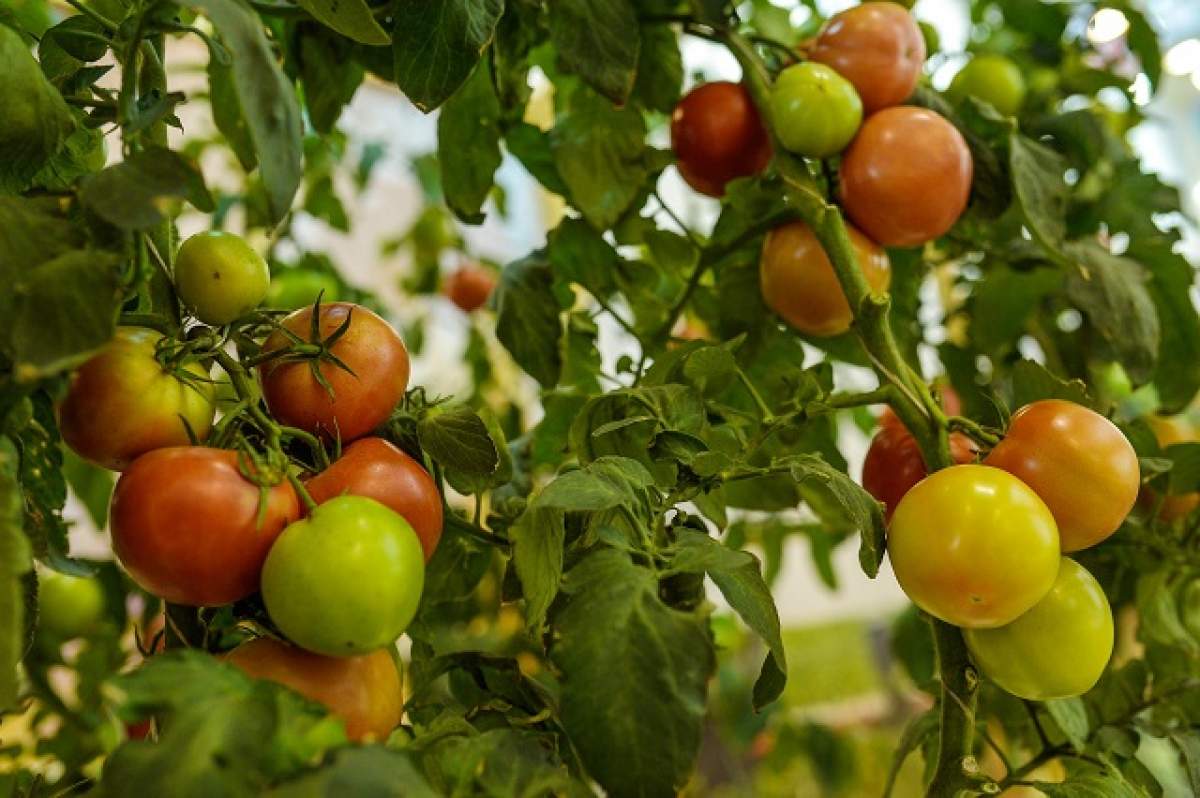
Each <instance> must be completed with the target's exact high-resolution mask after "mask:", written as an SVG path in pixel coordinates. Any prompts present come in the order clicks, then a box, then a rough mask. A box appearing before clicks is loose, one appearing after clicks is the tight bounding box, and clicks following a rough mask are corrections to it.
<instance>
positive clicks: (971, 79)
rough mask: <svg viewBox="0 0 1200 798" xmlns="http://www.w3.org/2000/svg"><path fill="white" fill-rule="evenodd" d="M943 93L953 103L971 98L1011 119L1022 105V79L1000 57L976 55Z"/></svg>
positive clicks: (1022, 76) (1020, 75)
mask: <svg viewBox="0 0 1200 798" xmlns="http://www.w3.org/2000/svg"><path fill="white" fill-rule="evenodd" d="M947 94H949V95H950V97H951V98H953V99H955V100H958V99H960V98H962V97H967V96H970V97H974V98H975V99H977V100H982V101H983V102H985V103H988V104H989V105H991V106H992V107H993V108H995V109H996V110H997V111H999V112H1000V113H1001V114H1003V115H1004V116H1013V115H1014V114H1016V112H1017V111H1020V110H1021V104H1022V103H1024V102H1025V76H1024V75H1022V74H1021V69H1020V67H1018V66H1017V65H1016V64H1014V63H1013V62H1012V61H1011V60H1009V59H1007V58H1005V57H1004V56H1002V55H992V54H984V55H977V56H975V57H974V58H972V59H971V60H970V61H969V62H967V65H966V66H964V67H963V68H962V69H960V70H959V71H958V74H957V75H955V76H954V80H952V81H951V82H950V89H949V91H947Z"/></svg>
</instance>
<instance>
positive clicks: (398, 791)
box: [263, 745, 437, 798]
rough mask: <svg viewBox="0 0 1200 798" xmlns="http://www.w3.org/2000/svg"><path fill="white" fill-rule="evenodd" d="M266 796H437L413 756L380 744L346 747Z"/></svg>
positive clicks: (282, 797) (329, 797) (308, 797)
mask: <svg viewBox="0 0 1200 798" xmlns="http://www.w3.org/2000/svg"><path fill="white" fill-rule="evenodd" d="M263 795H264V796H266V798H344V796H362V797H363V798H374V797H375V796H378V797H379V798H384V796H396V798H399V797H400V796H403V797H404V798H436V796H437V793H436V792H434V791H433V789H431V788H430V786H429V784H428V783H427V782H426V781H425V778H424V777H423V776H422V775H421V771H420V770H419V769H418V768H417V766H416V765H415V764H414V763H413V761H412V758H411V757H410V756H409V755H408V754H405V753H404V752H403V751H391V750H388V749H387V748H382V747H380V746H377V745H373V746H368V747H366V748H346V749H343V750H341V751H338V752H337V753H336V754H335V755H334V757H333V761H331V762H329V763H327V764H324V765H322V766H321V767H320V768H318V769H317V770H313V771H310V772H308V773H305V774H304V775H302V776H300V777H299V778H296V779H293V780H291V781H287V782H284V783H283V784H280V785H279V786H278V787H274V788H272V789H270V790H267V791H266V792H265V793H263Z"/></svg>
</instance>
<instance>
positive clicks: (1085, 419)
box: [984, 399, 1141, 552]
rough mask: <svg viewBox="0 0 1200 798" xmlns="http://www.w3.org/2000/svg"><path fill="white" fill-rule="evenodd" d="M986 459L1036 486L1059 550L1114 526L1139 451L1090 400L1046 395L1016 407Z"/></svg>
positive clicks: (1134, 490)
mask: <svg viewBox="0 0 1200 798" xmlns="http://www.w3.org/2000/svg"><path fill="white" fill-rule="evenodd" d="M984 463H986V464H987V465H990V466H995V467H996V468H1002V469H1004V470H1005V471H1007V472H1009V473H1010V474H1013V475H1014V476H1016V477H1018V478H1019V479H1020V480H1021V481H1022V482H1024V483H1025V484H1026V485H1028V486H1029V487H1031V488H1033V490H1034V492H1035V493H1037V495H1038V496H1041V497H1042V501H1044V502H1046V506H1047V507H1049V508H1050V512H1052V513H1053V514H1054V520H1055V522H1056V523H1057V524H1058V534H1059V539H1060V540H1061V541H1062V550H1063V551H1064V552H1072V551H1079V550H1080V549H1086V548H1088V547H1090V546H1095V545H1096V544H1097V543H1099V542H1100V541H1102V540H1104V539H1105V538H1107V537H1109V536H1110V535H1111V534H1112V533H1113V532H1116V531H1117V527H1119V526H1120V525H1121V522H1122V521H1124V520H1125V516H1127V515H1129V511H1130V510H1132V509H1133V505H1134V503H1135V502H1136V501H1137V495H1138V487H1139V486H1140V483H1141V470H1140V468H1139V467H1138V459H1137V453H1136V452H1134V450H1133V445H1132V444H1130V443H1129V441H1128V440H1127V439H1126V438H1125V435H1124V434H1123V433H1122V432H1121V430H1119V429H1117V426H1116V425H1115V424H1113V423H1112V422H1111V421H1109V420H1108V419H1107V418H1105V417H1104V416H1102V415H1100V414H1099V413H1097V412H1095V411H1093V410H1089V409H1088V408H1086V407H1084V406H1082V405H1078V404H1075V403H1074V402H1064V401H1062V400H1058V399H1047V400H1044V401H1040V402H1034V403H1032V404H1028V405H1025V406H1024V407H1022V408H1021V409H1020V410H1018V411H1017V412H1016V413H1014V414H1013V417H1012V422H1011V424H1010V425H1009V427H1008V433H1007V434H1006V435H1005V436H1004V440H1002V441H1000V443H999V444H997V445H996V448H994V449H992V451H991V452H990V453H989V454H988V456H987V458H986V459H984Z"/></svg>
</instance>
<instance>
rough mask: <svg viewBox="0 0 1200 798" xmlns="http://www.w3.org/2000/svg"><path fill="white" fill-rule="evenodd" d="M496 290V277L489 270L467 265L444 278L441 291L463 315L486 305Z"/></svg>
mask: <svg viewBox="0 0 1200 798" xmlns="http://www.w3.org/2000/svg"><path fill="white" fill-rule="evenodd" d="M495 289H496V275H495V273H493V272H492V271H491V270H490V269H485V268H483V267H482V266H476V265H472V264H468V265H465V266H462V267H460V268H459V270H458V271H456V272H454V274H452V275H450V276H449V277H448V278H446V284H445V285H444V286H443V290H444V291H445V294H446V296H447V297H449V299H450V301H451V302H453V303H454V304H455V305H458V309H459V310H461V311H462V312H464V313H470V312H472V311H475V310H479V309H480V308H481V307H483V306H484V305H486V304H487V301H488V297H490V296H491V295H492V291H494V290H495Z"/></svg>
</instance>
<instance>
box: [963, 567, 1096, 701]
mask: <svg viewBox="0 0 1200 798" xmlns="http://www.w3.org/2000/svg"><path fill="white" fill-rule="evenodd" d="M963 636H964V638H965V639H966V642H967V648H968V649H970V651H971V656H972V657H973V658H974V660H975V664H976V665H978V666H979V670H980V671H982V672H983V674H984V675H985V676H987V677H988V678H989V679H991V680H992V681H993V682H995V683H996V684H997V685H999V686H1000V687H1001V688H1002V689H1004V690H1007V691H1008V692H1010V693H1012V694H1013V695H1015V696H1017V697H1018V698H1025V699H1029V700H1030V701H1048V700H1050V699H1052V698H1069V697H1071V696H1077V695H1082V694H1083V693H1086V692H1087V691H1088V690H1090V689H1092V687H1093V686H1094V685H1095V684H1096V682H1097V681H1098V680H1099V679H1100V676H1101V674H1103V673H1104V669H1105V667H1106V666H1107V665H1108V660H1109V658H1110V657H1111V656H1112V650H1113V617H1112V609H1111V608H1110V607H1109V606H1108V599H1107V598H1106V597H1105V595H1104V589H1103V588H1101V587H1100V583H1099V582H1097V581H1096V578H1095V577H1094V576H1092V575H1091V574H1090V573H1088V571H1087V569H1086V568H1084V567H1083V566H1081V565H1079V564H1078V563H1076V562H1075V561H1074V560H1072V559H1069V558H1067V557H1063V558H1062V562H1061V564H1060V565H1059V568H1058V576H1057V578H1056V579H1055V580H1054V586H1053V587H1052V588H1050V592H1049V593H1047V594H1046V596H1045V597H1044V598H1043V599H1042V600H1041V601H1039V602H1038V603H1037V604H1035V605H1033V609H1031V610H1029V612H1026V613H1025V614H1024V615H1022V616H1021V617H1019V618H1017V619H1016V620H1015V621H1013V622H1012V623H1010V624H1007V625H1006V626H1001V627H999V628H996V629H964V630H963Z"/></svg>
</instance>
